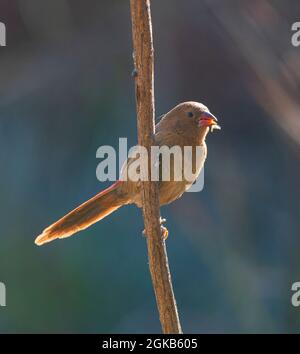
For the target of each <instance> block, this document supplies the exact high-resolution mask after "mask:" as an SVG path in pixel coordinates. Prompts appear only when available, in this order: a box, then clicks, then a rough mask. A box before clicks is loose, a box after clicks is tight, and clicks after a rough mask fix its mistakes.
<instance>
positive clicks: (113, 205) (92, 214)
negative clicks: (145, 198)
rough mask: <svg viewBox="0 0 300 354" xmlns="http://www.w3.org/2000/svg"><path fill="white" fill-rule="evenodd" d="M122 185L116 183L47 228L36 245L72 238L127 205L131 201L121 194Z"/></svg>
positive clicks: (36, 240)
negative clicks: (120, 187) (57, 239)
mask: <svg viewBox="0 0 300 354" xmlns="http://www.w3.org/2000/svg"><path fill="white" fill-rule="evenodd" d="M120 183H122V182H119V181H118V182H116V183H114V184H113V185H112V186H110V187H108V188H107V189H105V190H104V191H102V192H100V193H99V194H97V195H95V196H94V197H93V198H91V199H89V200H88V201H87V202H85V203H83V204H81V205H80V206H79V207H78V208H76V209H74V210H72V211H71V212H70V213H68V214H67V215H65V216H64V217H63V218H61V219H59V220H58V221H56V222H55V223H54V224H52V225H50V226H49V227H47V228H46V229H45V230H44V231H43V232H42V233H41V234H40V235H39V236H38V237H37V238H36V239H35V243H36V244H37V245H39V246H40V245H43V244H44V243H47V242H50V241H53V240H55V239H56V238H65V237H69V236H72V235H73V234H75V233H76V232H78V231H81V230H84V229H86V228H87V227H89V226H91V225H93V224H94V223H96V222H97V221H99V220H101V219H103V218H105V217H106V216H107V215H109V214H111V213H112V212H114V211H115V210H117V209H118V208H120V207H121V206H122V205H124V204H127V203H128V202H129V200H128V198H126V197H124V196H122V194H121V193H120V190H119V186H120Z"/></svg>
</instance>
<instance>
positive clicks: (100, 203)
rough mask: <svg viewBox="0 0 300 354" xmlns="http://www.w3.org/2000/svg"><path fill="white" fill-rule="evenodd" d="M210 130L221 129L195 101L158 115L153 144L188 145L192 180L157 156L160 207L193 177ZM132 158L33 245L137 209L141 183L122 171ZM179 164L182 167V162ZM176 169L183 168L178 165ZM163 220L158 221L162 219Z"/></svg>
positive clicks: (198, 169)
mask: <svg viewBox="0 0 300 354" xmlns="http://www.w3.org/2000/svg"><path fill="white" fill-rule="evenodd" d="M214 129H221V127H220V126H219V125H218V120H217V118H216V117H215V116H214V115H213V114H212V113H211V112H210V110H209V109H208V108H207V107H206V106H205V105H204V104H202V103H199V102H194V101H188V102H183V103H180V104H178V105H177V106H175V107H174V108H173V109H171V110H170V111H169V112H168V113H166V114H164V115H163V116H161V119H160V121H159V122H158V123H157V124H156V126H155V135H154V146H157V147H163V146H166V147H169V148H172V147H174V146H179V147H181V148H182V149H184V147H186V146H190V147H191V148H192V153H191V158H189V159H188V158H186V160H185V161H186V163H187V166H188V167H189V168H191V169H192V170H193V172H194V174H193V180H191V179H187V178H186V177H185V174H184V171H183V170H181V171H180V173H181V175H182V178H181V180H180V179H178V178H175V174H176V167H174V166H175V165H176V164H174V163H172V162H174V158H173V160H172V158H171V159H170V160H169V163H166V164H163V163H162V162H163V161H162V159H161V156H159V158H158V160H157V161H158V162H157V164H156V165H158V166H159V179H158V187H159V204H160V206H162V205H166V204H169V203H171V202H173V201H175V200H176V199H178V198H180V197H181V196H182V194H183V193H184V192H185V191H187V190H188V189H189V188H190V187H191V186H192V184H193V183H194V181H195V180H196V179H197V177H198V176H199V174H200V172H201V170H202V168H203V166H204V163H205V160H206V156H207V145H206V137H207V135H208V133H209V132H210V131H213V130H214ZM196 148H198V151H200V153H199V154H197V153H196ZM183 158H185V156H184V157H183ZM135 160H136V158H134V157H128V159H127V161H125V163H124V165H123V167H122V169H121V172H120V178H119V180H117V181H116V182H115V183H113V184H112V185H111V186H109V187H108V188H106V189H105V190H102V191H101V192H100V193H98V194H97V195H95V196H94V197H92V198H91V199H89V200H88V201H86V202H85V203H83V204H81V205H80V206H78V207H77V208H76V209H74V210H72V211H71V212H69V213H68V214H66V215H65V216H64V217H62V218H61V219H59V220H58V221H56V222H55V223H53V224H51V225H50V226H49V227H47V228H46V229H45V230H44V231H43V232H42V233H41V234H40V235H39V236H37V237H36V239H35V243H36V245H38V246H40V245H43V244H45V243H48V242H50V241H53V240H55V239H62V238H66V237H69V236H72V235H74V234H75V233H77V232H79V231H81V230H84V229H86V228H88V227H89V226H91V225H93V224H94V223H96V222H98V221H100V220H102V219H103V218H105V217H106V216H108V215H109V214H111V213H112V212H114V211H116V210H117V209H119V208H120V207H122V206H124V205H128V204H135V205H136V206H138V207H140V208H141V207H142V197H141V182H140V181H136V180H131V179H128V178H124V176H125V175H126V173H127V174H128V168H130V166H131V165H132V163H133V161H135ZM183 165H184V166H185V164H184V163H183ZM179 168H181V169H183V167H182V166H180V167H179ZM164 171H165V172H169V176H170V178H169V180H164V179H163V178H162V175H163V172H164ZM177 172H178V171H177ZM164 221H165V220H162V222H164ZM164 229H165V228H164Z"/></svg>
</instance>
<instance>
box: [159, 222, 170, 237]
mask: <svg viewBox="0 0 300 354" xmlns="http://www.w3.org/2000/svg"><path fill="white" fill-rule="evenodd" d="M166 222H167V219H164V218H162V217H160V219H159V223H160V232H161V235H162V237H163V239H164V241H166V239H167V238H168V236H169V231H168V229H167V228H166V227H165V226H163V225H164V223H166Z"/></svg>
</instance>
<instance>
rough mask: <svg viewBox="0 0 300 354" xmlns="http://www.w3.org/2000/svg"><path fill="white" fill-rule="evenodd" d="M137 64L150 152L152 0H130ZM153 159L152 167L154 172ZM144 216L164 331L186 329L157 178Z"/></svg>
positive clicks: (142, 140)
mask: <svg viewBox="0 0 300 354" xmlns="http://www.w3.org/2000/svg"><path fill="white" fill-rule="evenodd" d="M130 7H131V19H132V35H133V47H134V65H135V71H134V73H135V75H134V77H135V89H136V107H137V126H138V142H139V145H141V146H145V147H146V148H147V150H148V155H149V156H150V149H151V146H152V145H153V136H154V133H155V120H154V117H155V108H154V79H153V77H154V75H153V71H154V65H153V53H154V50H153V39H152V23H151V12H150V2H149V0H130ZM148 160H149V165H148V171H149V176H151V173H150V171H151V164H150V162H151V161H150V160H151V159H148ZM142 198H143V216H144V224H145V231H146V235H147V247H148V257H149V267H150V273H151V278H152V283H153V288H154V292H155V297H156V302H157V307H158V311H159V317H160V322H161V325H162V329H163V332H164V333H166V334H167V333H169V334H170V333H171V334H176V333H182V331H181V326H180V322H179V317H178V311H177V306H176V301H175V297H174V293H173V287H172V281H171V274H170V270H169V263H168V257H167V252H166V245H165V241H163V239H162V236H161V229H160V220H159V219H160V212H159V195H158V184H157V182H150V181H149V182H148V181H147V182H142Z"/></svg>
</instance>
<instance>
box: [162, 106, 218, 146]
mask: <svg viewBox="0 0 300 354" xmlns="http://www.w3.org/2000/svg"><path fill="white" fill-rule="evenodd" d="M163 121H165V122H164V123H165V124H167V125H168V127H169V128H171V129H172V130H173V131H176V132H177V133H178V134H179V135H182V136H187V137H188V136H189V137H193V136H194V137H197V140H199V139H200V140H201V141H202V140H204V139H205V137H206V135H207V133H208V132H209V131H213V130H214V129H221V127H220V126H219V125H218V123H217V122H218V120H217V118H216V117H215V116H214V115H213V114H212V113H211V112H210V111H209V109H208V108H207V107H206V106H205V105H204V104H202V103H199V102H193V101H190V102H183V103H180V104H179V105H177V106H176V107H174V108H173V109H172V110H171V111H170V112H169V113H167V114H166V115H165V117H164V118H163ZM162 123H163V122H162ZM165 124H163V125H165Z"/></svg>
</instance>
